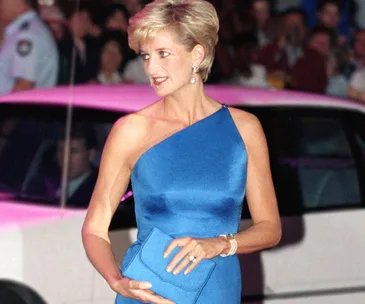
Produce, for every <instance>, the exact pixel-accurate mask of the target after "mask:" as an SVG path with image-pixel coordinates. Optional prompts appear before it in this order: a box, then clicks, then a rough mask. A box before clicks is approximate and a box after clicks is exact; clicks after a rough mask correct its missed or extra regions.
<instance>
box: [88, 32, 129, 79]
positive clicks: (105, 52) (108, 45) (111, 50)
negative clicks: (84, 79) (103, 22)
mask: <svg viewBox="0 0 365 304" xmlns="http://www.w3.org/2000/svg"><path fill="white" fill-rule="evenodd" d="M123 38H124V35H123V34H122V33H120V32H118V31H108V32H106V33H104V35H103V36H102V38H101V52H100V66H99V71H98V74H97V76H96V80H94V81H92V82H96V83H100V84H105V85H112V84H120V83H122V82H123V80H122V76H121V74H120V72H119V71H120V70H121V67H122V66H123V65H124V61H125V57H126V55H125V54H126V52H127V50H126V49H127V47H126V46H124V45H123V40H124V39H123Z"/></svg>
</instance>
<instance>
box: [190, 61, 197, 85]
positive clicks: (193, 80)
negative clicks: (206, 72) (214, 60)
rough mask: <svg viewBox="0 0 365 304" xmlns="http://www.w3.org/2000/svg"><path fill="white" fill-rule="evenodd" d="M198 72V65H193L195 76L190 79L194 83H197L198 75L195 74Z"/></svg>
mask: <svg viewBox="0 0 365 304" xmlns="http://www.w3.org/2000/svg"><path fill="white" fill-rule="evenodd" d="M197 72H198V66H197V65H195V64H194V65H193V77H192V78H191V79H190V83H192V84H194V83H196V77H195V74H196V73H197Z"/></svg>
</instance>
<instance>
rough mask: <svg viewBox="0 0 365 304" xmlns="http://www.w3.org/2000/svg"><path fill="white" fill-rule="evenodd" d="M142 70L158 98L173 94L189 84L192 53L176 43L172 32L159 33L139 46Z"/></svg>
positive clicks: (191, 73) (191, 74)
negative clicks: (142, 62) (142, 63)
mask: <svg viewBox="0 0 365 304" xmlns="http://www.w3.org/2000/svg"><path fill="white" fill-rule="evenodd" d="M140 53H141V56H142V59H143V60H144V69H145V72H146V74H147V76H148V77H149V79H150V82H151V85H152V87H153V88H154V90H155V91H156V93H157V94H158V95H159V96H166V95H169V94H171V93H174V92H176V91H178V90H180V89H181V88H183V87H185V86H187V85H189V84H190V80H191V78H192V76H193V72H192V67H193V64H194V63H193V53H194V51H193V52H188V51H187V50H186V49H185V47H184V46H183V45H182V44H180V43H178V42H177V39H176V36H175V34H174V33H173V32H172V31H169V30H164V31H161V32H159V33H158V34H157V35H156V36H155V37H154V38H153V39H149V40H147V41H145V42H144V43H142V44H141V51H140Z"/></svg>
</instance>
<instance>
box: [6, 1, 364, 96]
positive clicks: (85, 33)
mask: <svg viewBox="0 0 365 304" xmlns="http://www.w3.org/2000/svg"><path fill="white" fill-rule="evenodd" d="M45 2H47V1H45ZM51 2H52V1H51ZM147 2H149V1H146V0H115V1H111V0H110V1H107V0H103V1H96V0H95V1H88V2H86V4H84V3H85V1H81V5H80V6H76V5H75V2H72V1H58V2H56V3H53V4H52V5H40V6H39V7H38V13H39V16H40V17H41V18H42V19H43V21H45V23H46V24H47V25H48V27H49V28H50V30H51V31H52V33H53V36H54V38H55V40H56V43H57V48H58V53H59V59H58V75H57V82H56V85H67V84H70V83H76V84H84V83H99V84H122V83H149V79H148V78H147V77H146V75H145V73H144V70H143V61H142V58H141V57H140V56H138V55H137V54H134V53H133V51H131V50H130V49H129V47H128V39H127V33H126V31H127V27H128V19H129V18H130V17H131V16H133V15H134V14H135V13H136V12H138V11H139V10H140V9H141V8H142V7H143V5H144V4H146V3H147ZM211 2H212V3H213V4H214V5H215V7H216V9H217V11H218V14H219V17H220V32H219V35H220V39H219V43H218V45H217V48H216V58H215V61H214V64H213V67H212V71H211V74H210V77H209V79H208V81H207V82H208V83H213V84H233V85H242V86H250V87H260V88H277V89H291V90H300V91H306V92H313V93H321V94H328V95H333V96H338V97H345V98H346V97H349V98H352V99H356V100H360V101H365V27H364V28H363V26H365V25H364V24H363V23H364V20H365V1H361V0H358V1H356V0H306V1H300V0H276V1H271V0H251V1H242V0H241V1H240V0H211ZM362 2H364V3H362ZM39 3H40V2H39V1H38V4H39ZM293 5H295V6H293ZM355 12H356V13H355ZM361 12H363V14H364V16H362V14H361ZM23 47H24V46H23ZM25 47H26V45H25ZM25 50H26V48H25ZM0 52H1V47H0Z"/></svg>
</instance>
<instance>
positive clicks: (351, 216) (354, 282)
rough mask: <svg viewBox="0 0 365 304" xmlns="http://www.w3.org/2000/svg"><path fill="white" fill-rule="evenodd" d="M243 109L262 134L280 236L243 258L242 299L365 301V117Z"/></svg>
mask: <svg viewBox="0 0 365 304" xmlns="http://www.w3.org/2000/svg"><path fill="white" fill-rule="evenodd" d="M248 110H249V111H251V112H253V113H254V114H256V115H257V116H258V117H259V118H260V120H261V122H262V124H263V127H264V129H265V133H266V136H267V140H268V145H269V150H270V158H271V165H272V174H273V180H274V184H275V189H276V193H277V197H278V204H279V210H280V214H281V218H282V226H283V237H282V240H281V242H280V244H279V245H278V246H277V247H275V248H273V249H268V250H264V251H262V252H260V253H256V254H252V255H247V256H244V257H241V263H242V264H241V266H242V273H243V295H244V299H245V302H250V303H251V302H252V303H332V304H333V303H343V301H348V303H364V301H365V260H364V256H365V242H364V231H365V221H364V219H365V207H364V206H365V205H364V154H365V152H364V151H365V149H364V147H365V141H364V136H363V131H364V127H363V122H364V121H365V115H364V114H361V113H356V112H351V111H345V110H336V109H325V108H320V107H311V108H306V107H277V108H270V107H268V108H260V109H255V108H249V109H248ZM355 121H357V122H358V123H354V122H355ZM360 121H362V124H361V123H360ZM244 217H248V216H247V210H246V213H245V212H244ZM244 225H247V220H246V221H243V226H244Z"/></svg>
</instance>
